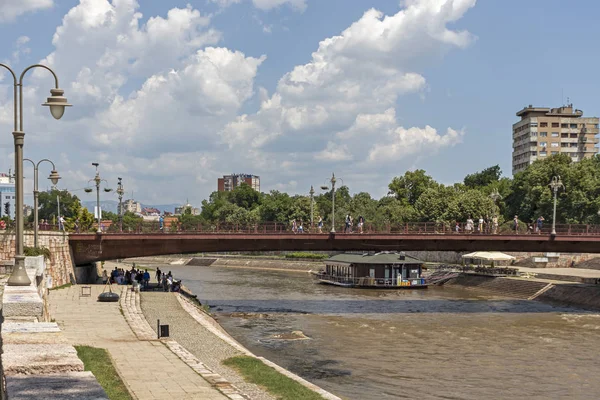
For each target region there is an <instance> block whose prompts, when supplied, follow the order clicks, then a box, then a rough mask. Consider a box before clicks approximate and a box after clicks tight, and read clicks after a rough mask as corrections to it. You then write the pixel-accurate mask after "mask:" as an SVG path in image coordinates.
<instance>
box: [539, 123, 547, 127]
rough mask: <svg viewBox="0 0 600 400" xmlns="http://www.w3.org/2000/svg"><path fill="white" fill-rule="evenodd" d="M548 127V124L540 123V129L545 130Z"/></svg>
mask: <svg viewBox="0 0 600 400" xmlns="http://www.w3.org/2000/svg"><path fill="white" fill-rule="evenodd" d="M547 126H548V123H547V122H540V128H545V127H547Z"/></svg>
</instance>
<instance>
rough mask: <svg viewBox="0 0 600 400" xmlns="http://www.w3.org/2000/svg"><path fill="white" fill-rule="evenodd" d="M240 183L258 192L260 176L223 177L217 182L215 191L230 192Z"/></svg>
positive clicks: (235, 175)
mask: <svg viewBox="0 0 600 400" xmlns="http://www.w3.org/2000/svg"><path fill="white" fill-rule="evenodd" d="M242 183H247V184H248V186H250V187H251V188H252V189H254V190H256V191H257V192H260V176H257V175H250V174H231V175H223V177H222V178H219V179H218V180H217V190H218V191H219V192H231V191H232V190H233V189H235V188H236V187H238V186H240V185H241V184H242Z"/></svg>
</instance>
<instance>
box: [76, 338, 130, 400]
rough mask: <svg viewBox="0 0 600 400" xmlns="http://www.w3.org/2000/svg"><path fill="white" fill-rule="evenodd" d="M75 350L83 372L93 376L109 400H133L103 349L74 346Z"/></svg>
mask: <svg viewBox="0 0 600 400" xmlns="http://www.w3.org/2000/svg"><path fill="white" fill-rule="evenodd" d="M75 349H77V356H78V357H79V358H80V359H81V361H83V365H84V367H85V370H86V371H91V372H92V374H94V376H95V377H96V379H97V380H98V383H100V386H102V388H104V391H105V392H106V394H107V396H108V398H109V399H110V400H133V398H132V397H131V395H130V394H129V392H128V391H127V387H126V386H125V384H124V383H123V381H122V380H121V377H120V376H119V374H118V373H117V370H116V369H115V366H114V365H113V363H112V360H111V358H110V355H109V354H108V352H107V351H106V350H105V349H99V348H97V347H90V346H75Z"/></svg>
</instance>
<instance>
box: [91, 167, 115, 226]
mask: <svg viewBox="0 0 600 400" xmlns="http://www.w3.org/2000/svg"><path fill="white" fill-rule="evenodd" d="M92 165H93V166H94V167H96V176H95V177H94V179H90V180H89V181H88V183H91V182H94V183H95V185H96V210H97V212H98V229H97V230H96V233H98V234H101V233H102V212H101V211H100V184H101V183H102V182H104V183H108V182H107V181H106V179H102V178H100V171H98V166H99V165H100V164H98V163H92ZM92 191H93V189H92V188H85V192H86V193H91V192H92ZM104 191H105V192H110V191H112V189H109V188H107V187H105V188H104Z"/></svg>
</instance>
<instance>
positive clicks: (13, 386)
mask: <svg viewBox="0 0 600 400" xmlns="http://www.w3.org/2000/svg"><path fill="white" fill-rule="evenodd" d="M6 395H7V398H8V399H9V400H39V399H44V400H106V399H108V396H107V395H106V393H105V392H104V389H102V387H101V386H100V384H99V383H98V382H97V381H96V378H95V377H94V375H93V374H92V373H91V372H89V371H85V372H69V373H66V374H47V375H13V376H7V377H6Z"/></svg>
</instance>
